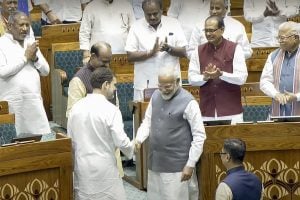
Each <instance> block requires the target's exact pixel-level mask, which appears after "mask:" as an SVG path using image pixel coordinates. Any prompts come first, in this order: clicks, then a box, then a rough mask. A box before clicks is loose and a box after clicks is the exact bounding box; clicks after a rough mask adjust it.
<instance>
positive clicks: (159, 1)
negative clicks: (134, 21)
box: [142, 0, 163, 10]
mask: <svg viewBox="0 0 300 200" xmlns="http://www.w3.org/2000/svg"><path fill="white" fill-rule="evenodd" d="M150 3H155V4H156V5H159V8H160V9H161V10H162V9H163V7H162V0H144V1H143V3H142V9H143V10H145V6H146V4H150Z"/></svg>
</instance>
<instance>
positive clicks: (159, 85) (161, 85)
mask: <svg viewBox="0 0 300 200" xmlns="http://www.w3.org/2000/svg"><path fill="white" fill-rule="evenodd" d="M173 86H174V84H171V83H169V84H160V83H159V84H158V88H159V89H162V88H164V89H166V90H169V89H172V87H173Z"/></svg>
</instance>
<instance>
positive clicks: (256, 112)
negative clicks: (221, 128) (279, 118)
mask: <svg viewBox="0 0 300 200" xmlns="http://www.w3.org/2000/svg"><path fill="white" fill-rule="evenodd" d="M243 110H244V112H243V117H244V121H246V122H247V121H253V122H257V121H265V120H267V119H268V116H269V114H270V110H271V106H270V105H257V106H243Z"/></svg>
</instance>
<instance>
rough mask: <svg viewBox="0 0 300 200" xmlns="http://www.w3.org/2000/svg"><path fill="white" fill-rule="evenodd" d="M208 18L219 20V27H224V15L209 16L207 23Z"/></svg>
mask: <svg viewBox="0 0 300 200" xmlns="http://www.w3.org/2000/svg"><path fill="white" fill-rule="evenodd" d="M208 20H216V21H217V22H218V28H224V27H225V24H224V19H223V17H219V16H214V15H213V16H209V17H208V18H206V20H205V23H206V22H207V21H208Z"/></svg>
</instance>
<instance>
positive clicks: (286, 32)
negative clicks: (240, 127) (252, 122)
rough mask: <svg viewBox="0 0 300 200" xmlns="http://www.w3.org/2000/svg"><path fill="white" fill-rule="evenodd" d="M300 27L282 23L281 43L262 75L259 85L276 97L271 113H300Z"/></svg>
mask: <svg viewBox="0 0 300 200" xmlns="http://www.w3.org/2000/svg"><path fill="white" fill-rule="evenodd" d="M299 34H300V27H299V24H297V23H296V22H292V21H289V22H284V23H282V24H281V25H280V26H279V31H278V42H279V45H280V47H279V48H278V49H276V50H275V51H273V52H272V53H270V55H269V56H268V59H267V61H266V64H265V66H264V69H263V71H262V74H261V78H260V89H261V90H262V91H263V92H264V93H265V94H266V95H268V96H270V97H272V98H273V99H274V101H273V104H272V116H295V115H300V102H299V101H300V63H299V61H300V51H299V44H300V39H299V37H300V36H299Z"/></svg>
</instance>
